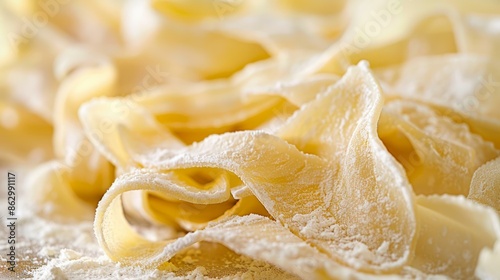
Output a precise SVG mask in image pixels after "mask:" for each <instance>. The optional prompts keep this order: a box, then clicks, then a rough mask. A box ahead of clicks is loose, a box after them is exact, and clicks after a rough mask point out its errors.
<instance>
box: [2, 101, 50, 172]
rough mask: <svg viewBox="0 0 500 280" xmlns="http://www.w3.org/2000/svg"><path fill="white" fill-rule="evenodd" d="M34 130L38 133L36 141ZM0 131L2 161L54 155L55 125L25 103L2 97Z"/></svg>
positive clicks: (35, 158) (34, 160)
mask: <svg viewBox="0 0 500 280" xmlns="http://www.w3.org/2000/svg"><path fill="white" fill-rule="evenodd" d="M31 133H36V134H37V135H38V141H37V144H36V145H34V144H33V142H32V140H31V138H30V137H28V135H29V134H31ZM0 134H1V135H2V137H0V162H10V163H23V164H30V162H29V161H31V162H35V163H37V162H40V161H43V160H44V159H47V158H50V157H52V154H53V151H52V126H51V125H50V123H47V122H46V121H45V120H44V119H42V118H41V117H40V116H37V115H36V114H34V113H32V112H31V111H29V110H27V109H26V108H24V107H23V106H20V105H17V104H13V103H11V102H6V101H0ZM3 135H9V137H3Z"/></svg>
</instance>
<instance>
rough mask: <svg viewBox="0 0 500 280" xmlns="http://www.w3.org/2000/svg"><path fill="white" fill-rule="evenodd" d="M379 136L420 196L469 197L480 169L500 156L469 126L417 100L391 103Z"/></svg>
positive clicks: (499, 152)
mask: <svg viewBox="0 0 500 280" xmlns="http://www.w3.org/2000/svg"><path fill="white" fill-rule="evenodd" d="M379 132H380V134H381V139H382V140H383V141H384V144H385V145H386V146H387V147H388V149H389V150H390V151H391V152H392V153H393V154H394V155H395V156H396V157H397V158H398V160H399V162H401V163H402V165H403V166H404V167H405V170H406V174H407V176H408V178H409V180H410V182H411V184H412V187H413V190H414V191H415V192H416V193H417V194H426V195H431V194H443V193H447V194H456V195H464V196H467V195H468V194H469V187H470V183H471V179H472V175H473V174H474V172H475V171H476V169H478V168H479V167H480V166H481V165H483V164H484V163H486V162H488V161H489V160H491V159H494V158H496V157H497V156H498V155H499V154H500V151H498V150H496V149H495V147H494V146H493V144H492V143H490V142H487V141H484V140H483V139H482V138H481V137H480V136H478V135H475V134H472V133H471V132H470V131H469V128H468V127H467V126H466V125H464V124H458V123H455V122H453V121H452V119H450V118H448V117H446V116H440V115H439V114H437V113H436V112H435V111H433V110H432V109H431V108H429V107H427V106H425V105H422V104H418V103H413V102H411V101H402V100H397V101H393V102H391V103H389V104H387V105H386V106H385V107H384V114H383V117H382V118H381V121H380V126H379ZM450 173H453V174H455V175H454V176H449V174H450Z"/></svg>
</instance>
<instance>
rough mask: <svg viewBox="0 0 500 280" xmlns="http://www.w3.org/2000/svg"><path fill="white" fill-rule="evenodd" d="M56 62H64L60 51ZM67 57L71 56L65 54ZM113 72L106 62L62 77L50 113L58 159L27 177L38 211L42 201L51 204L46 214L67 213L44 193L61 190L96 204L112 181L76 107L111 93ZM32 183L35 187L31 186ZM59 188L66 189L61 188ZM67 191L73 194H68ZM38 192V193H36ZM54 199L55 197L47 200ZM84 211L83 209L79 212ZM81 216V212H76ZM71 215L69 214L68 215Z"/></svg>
mask: <svg viewBox="0 0 500 280" xmlns="http://www.w3.org/2000/svg"><path fill="white" fill-rule="evenodd" d="M62 56H63V58H61V59H60V60H59V61H60V62H64V61H65V60H64V54H63V55H62ZM68 59H71V57H69V58H68ZM115 82H116V73H115V70H114V68H113V66H112V65H110V64H109V63H104V64H99V65H93V66H91V67H85V66H83V67H80V68H77V69H75V71H73V72H72V73H70V74H67V75H66V77H65V78H64V79H63V81H62V83H61V85H60V87H59V91H58V93H57V97H56V104H55V112H54V130H55V131H54V140H53V141H54V144H55V146H54V149H55V153H56V155H57V157H58V159H56V160H53V161H51V162H49V163H47V164H45V165H42V166H40V167H39V168H38V169H37V170H35V171H34V172H33V174H32V176H33V178H38V179H37V180H35V179H32V180H30V182H31V184H32V186H31V187H32V188H33V191H34V194H35V196H38V197H39V198H36V200H37V201H38V200H40V201H41V202H44V203H40V209H38V211H39V212H41V213H42V214H43V213H44V212H46V211H45V210H44V209H43V207H44V205H45V204H52V205H57V204H59V206H60V207H59V206H57V207H54V209H52V210H51V211H50V214H52V215H54V216H60V217H62V216H70V214H69V213H70V212H67V211H65V210H64V207H63V206H64V204H65V203H66V202H62V200H59V197H58V196H57V195H55V196H54V195H49V196H47V195H45V193H47V192H52V191H50V190H52V189H53V192H58V191H61V193H62V194H64V196H65V197H71V199H69V198H68V200H67V201H71V202H74V203H76V204H86V203H88V204H89V205H92V204H94V205H95V204H96V203H97V201H99V199H100V198H101V196H102V195H103V194H104V192H105V191H106V190H107V188H108V187H109V185H110V184H111V182H112V181H113V180H114V177H115V176H114V167H113V166H112V165H111V164H110V163H109V162H108V161H107V160H106V159H105V158H104V157H102V156H101V155H100V154H99V152H98V151H97V150H96V149H95V148H94V146H93V145H92V144H91V143H90V142H89V140H88V139H87V138H86V136H85V135H84V133H83V129H82V127H81V124H80V121H79V120H78V114H77V112H78V108H79V107H80V106H81V104H82V103H84V102H86V101H88V100H89V99H92V98H94V97H98V96H106V95H112V94H114V84H115ZM35 186H36V187H35ZM63 188H69V189H68V190H65V191H62V190H61V189H63ZM68 192H70V193H73V194H74V195H75V196H76V197H77V198H78V199H75V198H74V196H70V195H69V194H68ZM37 194H38V195H37ZM51 199H55V200H51ZM71 208H76V209H77V210H76V212H82V211H83V210H81V209H83V208H87V205H77V206H74V207H71ZM83 212H84V211H83ZM80 216H81V215H80ZM68 218H72V217H68Z"/></svg>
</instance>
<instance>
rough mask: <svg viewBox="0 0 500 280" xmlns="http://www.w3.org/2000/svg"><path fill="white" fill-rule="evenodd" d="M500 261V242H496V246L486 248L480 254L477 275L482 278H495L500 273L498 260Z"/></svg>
mask: <svg viewBox="0 0 500 280" xmlns="http://www.w3.org/2000/svg"><path fill="white" fill-rule="evenodd" d="M499 261H500V242H499V241H497V243H495V248H494V249H493V250H490V249H489V248H484V249H483V250H482V251H481V254H480V255H479V263H478V265H477V268H476V273H475V275H476V276H477V277H478V278H480V279H495V277H497V276H498V275H500V269H499V268H498V262H499Z"/></svg>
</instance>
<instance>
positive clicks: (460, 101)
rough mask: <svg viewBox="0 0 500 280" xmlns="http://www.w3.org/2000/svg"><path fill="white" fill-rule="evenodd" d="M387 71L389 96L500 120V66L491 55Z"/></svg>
mask: <svg viewBox="0 0 500 280" xmlns="http://www.w3.org/2000/svg"><path fill="white" fill-rule="evenodd" d="M431 69H432V71H430V70H431ZM385 71H386V72H385V74H383V75H380V77H381V80H383V81H384V84H386V86H387V87H386V88H385V90H386V92H387V93H388V94H395V95H398V96H401V97H403V98H407V99H416V100H419V101H422V102H427V103H429V104H435V105H440V106H446V107H450V108H452V109H454V110H457V111H459V112H462V113H464V114H467V115H472V116H479V117H481V116H482V117H487V118H493V119H495V120H498V119H499V118H500V115H499V113H498V110H497V108H498V104H500V94H498V92H499V90H500V87H499V86H498V80H500V63H498V61H497V60H495V59H492V58H490V57H488V56H484V55H477V54H456V55H447V56H435V57H425V58H419V59H412V60H409V61H407V62H405V63H404V64H403V65H402V66H396V67H392V68H389V69H387V70H385ZM383 76H385V77H387V78H384V77H383ZM462 77H464V78H462ZM465 77H467V78H465Z"/></svg>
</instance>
